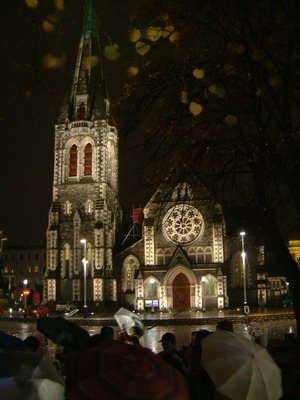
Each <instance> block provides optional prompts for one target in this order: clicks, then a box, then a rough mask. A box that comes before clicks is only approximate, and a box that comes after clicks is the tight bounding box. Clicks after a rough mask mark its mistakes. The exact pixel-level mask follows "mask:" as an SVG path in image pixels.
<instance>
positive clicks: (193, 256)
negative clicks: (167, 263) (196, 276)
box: [188, 247, 196, 263]
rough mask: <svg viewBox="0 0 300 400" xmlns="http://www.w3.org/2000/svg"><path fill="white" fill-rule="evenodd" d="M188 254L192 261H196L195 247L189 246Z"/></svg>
mask: <svg viewBox="0 0 300 400" xmlns="http://www.w3.org/2000/svg"><path fill="white" fill-rule="evenodd" d="M188 256H189V259H190V260H191V262H192V263H194V262H196V251H195V247H190V248H189V249H188Z"/></svg>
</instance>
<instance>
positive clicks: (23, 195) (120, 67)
mask: <svg viewBox="0 0 300 400" xmlns="http://www.w3.org/2000/svg"><path fill="white" fill-rule="evenodd" d="M1 3H2V4H1V14H0V21H1V27H2V31H3V32H4V35H3V39H4V40H3V41H2V44H0V60H1V66H0V69H1V75H0V76H1V78H0V88H1V96H0V146H1V158H0V160H1V161H0V168H1V174H0V190H1V192H0V230H3V231H4V234H5V236H7V237H8V239H9V242H8V244H10V245H12V244H14V243H18V242H21V241H27V240H31V239H44V238H45V232H46V227H47V219H48V211H49V206H50V203H51V196H52V178H53V148H54V124H55V123H56V119H57V116H58V112H59V109H60V106H61V102H62V97H63V95H64V90H65V88H67V86H68V84H69V82H70V78H71V77H72V74H73V65H74V61H75V57H76V53H77V46H78V42H79V38H80V33H81V27H82V19H83V13H84V7H85V1H84V0H72V1H70V0H69V1H66V10H65V12H64V17H63V21H62V27H63V29H64V32H63V33H62V34H59V35H56V34H46V33H43V32H42V31H41V30H40V29H38V28H36V27H38V26H40V21H41V20H42V18H41V17H42V15H49V14H50V13H51V12H53V7H52V5H53V2H52V1H50V0H49V1H48V0H43V1H41V6H40V8H39V9H38V10H37V11H36V12H31V11H30V10H28V9H27V8H26V6H24V2H23V1H21V0H10V1H6V2H4V1H3V0H2V1H1ZM96 3H97V15H98V17H99V20H100V23H101V34H102V36H103V38H102V42H104V44H106V43H105V41H107V36H110V38H111V40H112V42H117V43H120V44H121V46H122V44H123V45H124V46H126V39H127V33H126V32H127V27H128V19H127V16H126V12H128V9H127V8H126V3H127V2H126V0H125V1H124V0H123V1H120V0H116V1H110V0H106V1H101V2H100V1H96ZM124 6H125V7H124ZM47 7H49V8H47ZM51 7H52V8H51ZM37 30H38V33H37V34H36V31H37ZM51 35H53V36H51ZM55 50H56V51H58V52H59V51H62V50H64V51H65V52H66V54H67V65H66V67H65V68H64V69H63V70H62V71H45V70H43V68H42V67H41V63H40V60H41V57H42V55H43V54H45V53H47V52H48V51H55ZM34 66H37V67H38V68H37V69H35V68H33V67H34ZM104 70H105V74H106V78H107V86H108V90H109V93H110V98H111V101H112V104H115V103H116V102H117V99H118V96H119V95H120V93H121V90H122V85H123V83H124V80H125V79H126V75H125V60H124V58H123V59H122V57H121V60H120V61H118V62H117V63H115V64H113V63H110V62H108V61H106V62H104ZM134 158H135V155H134V154H132V153H131V152H130V151H128V149H125V146H123V144H122V143H121V144H120V201H121V205H122V206H123V207H124V208H125V212H127V218H128V215H129V213H130V209H131V206H132V205H133V204H135V205H138V204H141V205H143V204H144V203H145V200H146V196H145V191H144V189H143V188H142V187H140V188H138V187H137V182H138V177H137V172H136V163H135V161H134Z"/></svg>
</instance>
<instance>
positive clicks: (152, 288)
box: [150, 278, 155, 313]
mask: <svg viewBox="0 0 300 400" xmlns="http://www.w3.org/2000/svg"><path fill="white" fill-rule="evenodd" d="M154 283H155V279H154V278H151V279H150V285H151V312H152V313H154V311H155V310H154V306H153V300H154Z"/></svg>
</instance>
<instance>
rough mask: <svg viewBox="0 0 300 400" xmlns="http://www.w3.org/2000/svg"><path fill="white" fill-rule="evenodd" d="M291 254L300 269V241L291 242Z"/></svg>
mask: <svg viewBox="0 0 300 400" xmlns="http://www.w3.org/2000/svg"><path fill="white" fill-rule="evenodd" d="M289 252H290V254H291V256H292V257H293V259H294V260H295V261H296V263H297V264H298V265H299V268H300V240H289Z"/></svg>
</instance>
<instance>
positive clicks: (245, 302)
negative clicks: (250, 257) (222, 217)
mask: <svg viewBox="0 0 300 400" xmlns="http://www.w3.org/2000/svg"><path fill="white" fill-rule="evenodd" d="M245 235H246V232H240V236H241V241H242V253H241V257H242V265H243V278H244V314H249V312H250V309H249V306H248V304H247V287H246V284H247V283H246V253H245V241H244V237H245Z"/></svg>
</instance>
